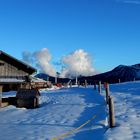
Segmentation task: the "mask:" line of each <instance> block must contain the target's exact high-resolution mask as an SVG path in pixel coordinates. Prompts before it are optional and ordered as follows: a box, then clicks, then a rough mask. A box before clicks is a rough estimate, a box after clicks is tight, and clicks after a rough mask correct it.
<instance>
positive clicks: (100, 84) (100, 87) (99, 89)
mask: <svg viewBox="0 0 140 140" xmlns="http://www.w3.org/2000/svg"><path fill="white" fill-rule="evenodd" d="M98 91H99V93H101V92H102V83H101V81H99V86H98Z"/></svg>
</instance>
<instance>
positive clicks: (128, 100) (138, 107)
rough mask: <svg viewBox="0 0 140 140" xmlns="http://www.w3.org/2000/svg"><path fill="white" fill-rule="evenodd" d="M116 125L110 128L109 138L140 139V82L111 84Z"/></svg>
mask: <svg viewBox="0 0 140 140" xmlns="http://www.w3.org/2000/svg"><path fill="white" fill-rule="evenodd" d="M110 91H111V95H112V96H113V97H114V102H115V116H116V127H115V128H113V129H108V130H107V132H106V134H105V139H107V140H140V82H128V83H122V84H116V85H111V88H110Z"/></svg>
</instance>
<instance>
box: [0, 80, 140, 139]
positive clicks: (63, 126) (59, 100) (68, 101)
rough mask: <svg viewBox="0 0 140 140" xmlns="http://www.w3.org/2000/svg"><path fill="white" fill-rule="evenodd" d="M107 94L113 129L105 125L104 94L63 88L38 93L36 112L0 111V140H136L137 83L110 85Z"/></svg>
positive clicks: (138, 121) (11, 108)
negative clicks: (112, 102) (110, 98)
mask: <svg viewBox="0 0 140 140" xmlns="http://www.w3.org/2000/svg"><path fill="white" fill-rule="evenodd" d="M110 91H111V96H113V97H114V100H115V117H116V127H115V128H112V129H108V126H107V119H106V118H107V116H108V115H107V111H106V110H107V109H106V105H105V101H104V96H105V92H104V91H103V93H102V94H101V95H100V94H99V93H98V92H97V91H95V90H94V89H93V88H92V87H88V88H82V87H81V88H78V87H74V88H63V89H59V90H51V91H41V97H40V108H37V109H24V108H22V109H21V108H16V107H14V106H8V107H6V108H1V109H0V129H1V131H0V139H1V140H12V139H16V140H25V139H26V140H60V139H64V140H104V139H105V140H121V139H122V140H132V139H137V140H139V139H140V133H139V130H140V82H132V83H123V84H115V85H111V86H110ZM10 94H12V96H13V95H15V92H11V93H10ZM4 96H9V93H7V94H5V95H4Z"/></svg>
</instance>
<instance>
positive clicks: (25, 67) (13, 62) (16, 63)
mask: <svg viewBox="0 0 140 140" xmlns="http://www.w3.org/2000/svg"><path fill="white" fill-rule="evenodd" d="M0 59H1V60H3V61H6V62H7V63H9V64H11V65H13V66H15V67H17V68H18V69H19V70H23V71H25V72H27V73H28V74H29V75H31V74H33V73H35V72H37V70H36V69H35V68H33V67H32V66H30V65H28V64H26V63H24V62H22V61H20V60H18V59H16V58H14V57H12V56H10V55H9V54H7V53H5V52H3V51H1V50H0Z"/></svg>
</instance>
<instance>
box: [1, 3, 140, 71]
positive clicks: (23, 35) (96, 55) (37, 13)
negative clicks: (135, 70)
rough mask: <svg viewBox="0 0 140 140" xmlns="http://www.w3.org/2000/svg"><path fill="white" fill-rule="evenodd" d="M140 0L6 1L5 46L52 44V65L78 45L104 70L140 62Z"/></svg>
mask: <svg viewBox="0 0 140 140" xmlns="http://www.w3.org/2000/svg"><path fill="white" fill-rule="evenodd" d="M139 15H140V0H0V49H1V50H3V51H6V52H7V53H9V54H11V55H13V56H15V57H16V58H18V59H22V52H24V51H30V52H34V51H37V50H40V49H42V48H48V49H49V51H50V53H51V55H52V57H53V58H52V63H53V62H56V61H59V60H60V58H61V57H62V56H64V55H66V54H69V53H70V52H73V51H75V50H77V49H84V50H85V51H86V52H88V53H89V54H91V55H92V57H93V66H94V67H95V69H97V70H98V71H100V72H105V71H108V70H111V69H112V68H114V67H115V66H117V65H119V64H127V65H131V64H136V63H140V56H139V52H140V18H139Z"/></svg>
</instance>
